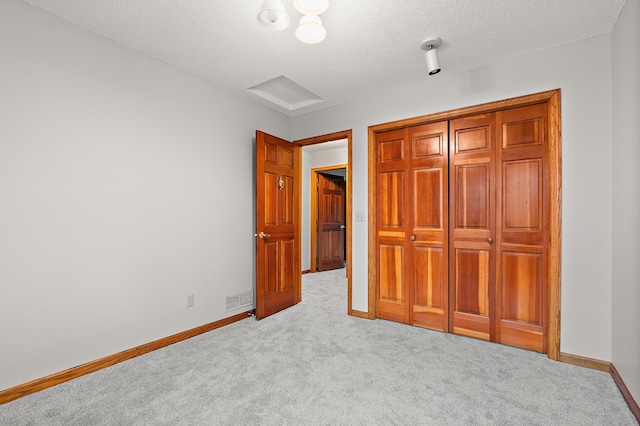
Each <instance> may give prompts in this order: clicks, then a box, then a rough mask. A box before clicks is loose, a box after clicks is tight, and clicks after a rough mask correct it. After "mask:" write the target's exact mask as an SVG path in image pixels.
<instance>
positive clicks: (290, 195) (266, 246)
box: [256, 131, 302, 319]
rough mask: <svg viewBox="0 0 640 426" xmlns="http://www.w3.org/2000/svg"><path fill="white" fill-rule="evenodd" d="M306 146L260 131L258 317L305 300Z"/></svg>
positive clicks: (257, 207) (257, 186)
mask: <svg viewBox="0 0 640 426" xmlns="http://www.w3.org/2000/svg"><path fill="white" fill-rule="evenodd" d="M300 155H301V154H300V148H299V147H298V146H297V145H294V144H292V143H290V142H288V141H285V140H283V139H280V138H277V137H275V136H271V135H268V134H266V133H263V132H261V131H256V237H257V242H256V318H257V319H262V318H264V317H266V316H269V315H271V314H273V313H275V312H278V311H281V310H282V309H285V308H288V307H290V306H292V305H294V304H296V303H298V302H300V300H301V296H302V293H301V284H300V227H299V224H298V218H299V217H300V186H299V182H300V169H299V168H300V163H301V161H300Z"/></svg>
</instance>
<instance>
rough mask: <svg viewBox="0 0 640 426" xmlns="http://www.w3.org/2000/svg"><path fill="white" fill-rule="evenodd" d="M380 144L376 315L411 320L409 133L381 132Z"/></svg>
mask: <svg viewBox="0 0 640 426" xmlns="http://www.w3.org/2000/svg"><path fill="white" fill-rule="evenodd" d="M376 145H377V146H376V149H377V154H376V157H377V161H376V178H377V182H376V188H377V194H378V197H377V205H376V210H377V224H376V249H377V253H376V264H377V271H378V274H377V283H376V316H377V317H378V318H383V319H388V320H391V321H397V322H403V323H409V317H410V314H409V311H410V310H409V307H410V300H409V282H408V279H409V276H410V273H411V265H410V258H409V256H408V254H407V251H408V247H409V226H410V221H409V197H408V194H409V179H410V175H411V173H410V172H409V171H408V170H407V165H408V161H407V159H408V158H409V146H408V132H407V130H406V129H401V130H392V131H389V132H384V133H380V134H378V136H377V138H376Z"/></svg>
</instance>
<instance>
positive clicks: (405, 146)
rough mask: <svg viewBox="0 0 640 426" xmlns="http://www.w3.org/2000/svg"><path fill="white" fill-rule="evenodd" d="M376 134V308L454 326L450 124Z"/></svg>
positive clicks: (422, 322) (430, 324)
mask: <svg viewBox="0 0 640 426" xmlns="http://www.w3.org/2000/svg"><path fill="white" fill-rule="evenodd" d="M376 140H377V149H378V152H377V158H378V160H377V164H376V166H377V169H376V174H377V193H378V198H377V200H378V201H377V207H376V208H377V215H376V217H377V219H378V223H377V250H378V253H377V270H378V274H377V279H378V282H377V290H376V297H377V303H376V315H377V316H378V317H379V318H384V319H389V320H393V321H400V322H405V323H409V324H413V325H417V326H421V327H427V328H431V329H435V330H440V331H446V330H447V329H448V292H447V284H448V282H447V281H448V271H447V268H448V244H447V238H448V235H447V222H448V217H447V215H448V190H447V169H448V166H447V157H448V152H447V143H448V123H447V122H446V121H445V122H439V123H432V124H427V125H422V126H416V127H411V128H408V129H401V130H394V131H390V132H384V133H380V134H378V135H377V137H376Z"/></svg>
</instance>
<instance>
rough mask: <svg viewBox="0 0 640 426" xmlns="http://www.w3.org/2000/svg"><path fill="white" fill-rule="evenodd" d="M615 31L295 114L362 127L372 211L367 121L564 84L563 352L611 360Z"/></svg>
mask: <svg viewBox="0 0 640 426" xmlns="http://www.w3.org/2000/svg"><path fill="white" fill-rule="evenodd" d="M610 58H611V36H610V35H602V36H599V37H595V38H591V39H588V40H585V41H581V42H578V43H574V44H570V45H565V46H560V47H557V48H554V49H549V50H545V51H542V52H538V53H535V54H531V55H526V56H522V57H518V58H515V59H511V60H507V61H504V62H500V63H496V64H492V65H488V66H485V67H482V68H478V69H475V70H472V71H469V72H461V73H447V69H446V64H442V66H443V72H442V73H441V74H438V75H437V76H434V77H428V76H427V75H426V71H425V78H424V81H423V82H421V83H419V84H413V85H408V86H406V87H404V88H402V89H399V90H393V91H389V92H387V93H384V94H381V95H378V96H374V97H371V98H367V99H364V100H360V101H355V102H351V103H348V104H344V105H339V106H336V107H332V108H327V109H325V110H321V111H317V112H313V113H309V114H305V115H301V116H298V117H294V118H293V120H292V137H293V138H294V139H301V138H305V137H311V136H316V135H321V134H326V133H331V132H335V131H338V130H343V129H353V141H352V155H353V158H352V161H353V170H352V173H353V192H352V196H353V211H354V213H355V212H356V211H358V210H360V211H364V212H366V211H367V127H368V126H370V125H374V124H380V123H385V122H389V121H394V120H399V119H403V118H408V117H414V116H420V115H426V114H430V113H435V112H439V111H445V110H450V109H454V108H459V107H464V106H470V105H476V104H480V103H485V102H489V101H496V100H500V99H506V98H510V97H514V96H521V95H526V94H530V93H536V92H540V91H544V90H550V89H556V88H561V89H562V144H563V149H562V161H563V163H562V167H563V182H562V183H563V202H562V220H563V222H562V306H561V309H562V322H561V350H562V351H563V352H567V353H572V354H577V355H582V356H587V357H592V358H597V359H602V360H611V207H610V206H611V67H610V64H611V59H610ZM353 224H354V226H353V230H352V232H353V306H352V308H353V309H356V310H360V311H366V310H367V223H363V222H355V221H353Z"/></svg>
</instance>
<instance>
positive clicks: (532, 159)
mask: <svg viewBox="0 0 640 426" xmlns="http://www.w3.org/2000/svg"><path fill="white" fill-rule="evenodd" d="M496 119H497V129H498V132H497V144H496V145H497V172H496V180H497V184H496V187H497V199H498V201H499V203H498V206H497V209H496V218H497V220H496V226H497V231H498V232H497V233H496V241H495V244H496V247H497V274H496V293H497V294H496V300H497V303H496V322H497V324H496V341H498V342H500V343H504V344H507V345H512V346H517V347H520V348H525V349H530V350H534V351H538V352H546V351H547V334H546V333H547V316H548V314H547V303H546V300H547V283H548V279H547V269H548V259H547V250H548V246H549V243H548V242H549V190H548V188H549V181H548V179H549V178H548V176H549V172H548V158H547V157H548V156H547V154H546V153H547V146H546V145H547V140H546V139H547V130H546V129H547V104H540V105H533V106H527V107H522V108H515V109H509V110H505V111H501V112H498V113H497V114H496Z"/></svg>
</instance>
